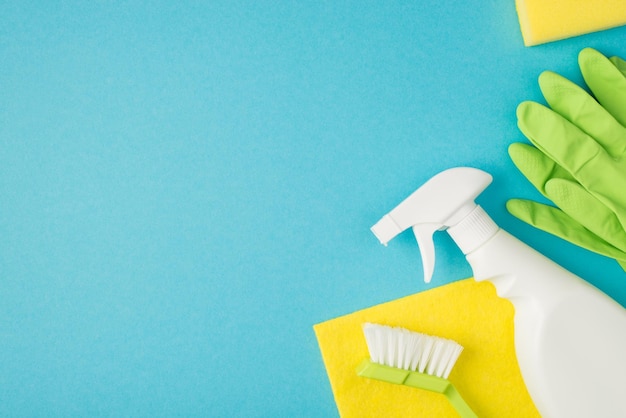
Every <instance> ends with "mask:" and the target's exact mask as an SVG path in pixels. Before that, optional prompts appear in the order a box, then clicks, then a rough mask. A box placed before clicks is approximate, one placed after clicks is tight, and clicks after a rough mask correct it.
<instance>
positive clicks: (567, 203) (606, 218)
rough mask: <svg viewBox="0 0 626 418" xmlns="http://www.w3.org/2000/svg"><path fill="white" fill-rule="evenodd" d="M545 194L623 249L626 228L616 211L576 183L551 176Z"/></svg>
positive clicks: (571, 214) (600, 235)
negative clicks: (625, 229)
mask: <svg viewBox="0 0 626 418" xmlns="http://www.w3.org/2000/svg"><path fill="white" fill-rule="evenodd" d="M546 194H547V197H548V198H549V199H550V200H552V202H554V204H555V205H557V206H558V207H559V208H560V209H561V210H562V211H563V212H565V213H567V214H568V215H569V216H570V217H571V218H572V219H574V220H575V221H577V222H579V223H580V224H581V225H583V226H584V227H585V228H586V229H588V230H589V231H591V232H593V233H594V234H596V235H597V236H599V237H600V238H602V239H603V240H605V241H606V242H608V243H609V244H611V245H613V246H614V247H616V248H619V249H620V250H622V251H625V252H626V232H625V231H624V227H623V226H622V224H621V223H620V221H619V219H618V218H617V216H615V213H613V211H611V210H610V209H609V208H608V207H606V206H605V205H604V204H602V202H600V201H599V200H598V199H596V198H595V197H594V196H593V195H591V194H590V193H589V192H588V191H587V190H585V189H584V188H583V187H582V186H580V185H579V184H578V183H574V182H572V181H568V180H562V179H552V180H550V181H548V182H547V183H546Z"/></svg>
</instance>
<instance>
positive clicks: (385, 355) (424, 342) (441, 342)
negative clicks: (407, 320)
mask: <svg viewBox="0 0 626 418" xmlns="http://www.w3.org/2000/svg"><path fill="white" fill-rule="evenodd" d="M363 333H364V334H365V341H366V342H367V348H368V350H369V353H370V358H371V360H372V362H374V363H378V364H382V365H385V366H389V367H396V368H399V369H404V370H409V371H413V372H415V371H417V372H420V373H426V374H429V375H432V376H437V377H441V378H444V379H447V378H448V375H449V374H450V372H451V371H452V367H454V364H455V363H456V361H457V359H458V358H459V355H460V354H461V351H463V347H462V346H461V345H459V344H458V343H457V342H456V341H452V340H448V339H445V338H440V337H434V336H430V335H426V334H420V333H419V332H413V331H409V330H407V329H404V328H398V327H390V326H387V325H379V324H371V323H365V324H363Z"/></svg>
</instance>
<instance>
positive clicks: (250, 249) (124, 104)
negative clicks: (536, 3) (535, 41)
mask: <svg viewBox="0 0 626 418" xmlns="http://www.w3.org/2000/svg"><path fill="white" fill-rule="evenodd" d="M0 13H1V15H2V18H1V19H0V63H1V66H0V191H1V194H0V196H1V200H0V236H1V239H0V275H1V277H0V416H12V417H20V416H24V417H33V416H91V417H98V416H133V417H143V416H145V417H158V416H185V417H190V416H211V417H234V416H241V417H257V416H258V417H282V416H285V417H296V416H297V417H332V416H337V411H336V407H335V404H334V400H333V396H332V392H331V389H330V385H329V382H328V379H327V377H326V372H325V369H324V366H323V363H322V359H321V356H320V353H319V349H318V346H317V342H316V339H315V336H314V333H313V330H312V326H313V324H315V323H318V322H322V321H325V320H327V319H331V318H334V317H337V316H340V315H343V314H347V313H350V312H352V311H355V310H359V309H362V308H366V307H369V306H372V305H374V304H378V303H381V302H385V301H389V300H392V299H395V298H398V297H402V296H405V295H408V294H412V293H415V292H418V291H421V290H424V289H428V288H432V287H434V286H439V285H442V284H445V283H448V282H451V281H455V280H459V279H462V278H465V277H468V276H470V275H471V271H470V269H469V267H468V265H467V264H466V262H465V261H464V259H463V257H462V255H461V254H460V251H459V250H458V249H457V248H456V247H455V246H454V245H453V243H452V242H451V240H450V238H449V237H448V236H447V235H446V234H438V235H437V236H436V245H437V250H438V253H437V255H438V263H437V265H436V271H435V276H434V279H433V282H432V283H431V285H429V286H427V285H425V284H424V283H423V282H422V266H421V260H420V255H419V251H418V248H417V246H416V245H415V243H414V241H413V238H412V236H411V234H410V233H406V234H403V235H401V236H400V237H399V238H397V239H396V240H394V241H393V242H392V243H391V245H390V246H389V247H388V248H384V247H383V246H381V245H380V244H379V243H378V241H377V240H376V238H375V237H374V236H373V235H372V234H371V232H370V230H369V228H370V226H371V225H373V224H374V223H375V222H376V221H377V220H378V219H379V218H380V217H381V216H382V215H383V214H385V213H386V212H387V211H389V210H390V209H391V208H392V207H393V206H395V205H396V204H397V203H399V202H400V201H401V200H402V199H403V198H404V197H406V196H407V195H408V194H409V193H411V192H412V191H413V190H414V189H415V188H416V187H418V186H419V185H420V184H422V183H423V182H424V181H425V180H427V179H428V178H430V177H431V176H432V175H433V174H435V173H437V172H439V171H441V170H444V169H446V168H450V167H455V166H473V167H477V168H481V169H483V170H486V171H488V172H490V173H491V174H492V175H493V176H494V182H493V184H492V185H491V186H490V187H489V188H488V189H487V191H486V192H485V193H484V194H483V195H482V196H481V197H480V199H479V203H481V204H482V205H483V206H484V207H485V208H486V209H487V211H488V212H489V213H490V214H491V215H492V216H493V218H494V219H495V220H496V221H497V222H498V223H499V224H500V225H501V226H502V227H504V228H505V229H507V230H509V231H510V232H512V233H513V234H514V235H517V236H518V237H520V238H521V239H522V240H524V241H526V242H528V243H529V244H531V245H532V246H534V247H536V248H537V249H539V250H540V251H542V252H544V253H545V254H547V255H548V256H550V257H551V258H553V259H555V260H556V261H558V262H559V263H561V264H563V265H564V266H565V267H567V268H568V269H570V270H572V271H574V272H575V273H577V274H579V275H581V276H583V277H585V278H587V279H588V280H589V281H591V282H592V283H594V284H595V285H597V286H598V287H600V288H601V289H603V290H605V291H606V292H608V293H609V294H611V295H612V296H613V297H615V298H616V299H617V300H618V301H619V302H620V303H622V304H625V303H626V275H625V274H624V273H623V271H622V270H621V269H620V268H619V267H618V266H617V264H616V263H614V262H613V261H612V260H609V259H605V258H603V257H601V256H597V255H594V254H591V253H589V252H587V251H585V250H581V249H579V248H577V247H574V246H573V245H571V244H568V243H566V242H564V241H561V240H559V239H557V238H553V237H551V236H549V235H547V234H545V233H542V232H539V231H536V230H534V229H533V228H531V227H529V226H527V225H526V224H523V223H522V222H520V221H518V220H517V219H515V218H513V217H512V216H510V215H509V214H508V213H507V212H506V210H505V208H504V204H505V202H506V200H507V199H509V198H513V197H530V198H538V193H537V192H536V191H535V190H534V189H532V187H531V186H530V185H529V184H528V183H527V182H526V180H525V179H524V178H523V177H522V176H521V174H519V173H518V171H517V170H516V169H515V168H514V166H513V165H512V163H511V161H510V160H509V158H508V155H507V146H508V145H509V144H510V143H512V142H514V141H523V140H524V138H523V136H522V135H521V134H520V133H519V131H518V130H517V128H516V120H515V108H516V106H517V104H518V103H519V102H520V101H522V100H525V99H533V100H538V101H542V98H541V96H540V92H539V89H538V86H537V82H536V78H537V76H538V75H539V73H540V72H541V71H542V70H545V69H551V70H554V71H556V72H559V73H561V74H563V75H564V76H566V77H568V78H570V79H572V80H574V81H576V82H579V83H580V82H581V80H582V78H581V76H580V73H579V70H578V67H577V61H576V58H577V54H578V52H579V51H580V49H582V48H583V47H586V46H592V47H595V48H597V49H599V50H600V51H601V52H603V53H605V54H607V55H613V54H617V55H621V56H626V47H625V46H624V45H625V44H624V40H625V39H626V28H624V27H622V28H618V29H613V30H609V31H605V32H601V33H596V34H590V35H585V36H581V37H577V38H572V39H569V40H565V41H561V42H557V43H551V44H546V45H542V46H536V47H532V48H526V47H524V46H523V43H522V39H521V34H520V30H519V26H518V21H517V15H516V12H515V7H514V2H513V0H498V1H496V0H491V1H485V0H481V1H479V0H471V1H463V2H459V1H456V0H442V1H438V2H431V1H425V0H419V1H416V0H414V1H384V2H383V1H380V2H373V1H366V2H363V1H344V2H336V1H314V2H313V1H311V2H299V1H283V2H276V1H254V2H253V1H233V0H229V1H209V2H191V1H184V2H159V1H156V2H151V3H150V4H148V3H147V2H146V3H145V4H144V3H143V2H130V1H129V2H124V1H119V2H103V1H96V2H69V1H60V2H59V1H39V2H6V1H5V2H2V3H1V5H0Z"/></svg>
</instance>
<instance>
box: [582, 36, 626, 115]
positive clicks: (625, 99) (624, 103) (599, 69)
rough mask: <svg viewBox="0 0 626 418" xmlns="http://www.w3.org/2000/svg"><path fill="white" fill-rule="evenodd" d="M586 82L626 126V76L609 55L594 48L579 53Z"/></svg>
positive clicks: (597, 97)
mask: <svg viewBox="0 0 626 418" xmlns="http://www.w3.org/2000/svg"><path fill="white" fill-rule="evenodd" d="M578 65H579V66H580V70H581V72H582V74H583V78H584V79H585V82H586V83H587V85H588V86H589V88H590V89H591V91H592V92H593V94H594V96H595V97H596V99H598V101H599V102H600V104H602V106H604V108H605V109H606V110H607V111H608V112H609V113H610V114H611V115H613V117H615V119H617V120H618V121H619V122H620V123H621V124H622V125H624V126H626V77H624V74H622V72H621V71H620V70H619V69H618V68H617V67H616V66H615V64H614V63H613V62H612V61H610V60H609V59H608V58H607V57H605V56H604V55H602V54H601V53H600V52H598V51H596V50H595V49H592V48H585V49H583V50H582V51H580V54H579V55H578Z"/></svg>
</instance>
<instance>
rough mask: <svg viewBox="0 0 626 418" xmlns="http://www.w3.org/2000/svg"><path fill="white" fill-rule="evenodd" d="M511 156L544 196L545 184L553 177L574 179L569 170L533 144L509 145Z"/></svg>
mask: <svg viewBox="0 0 626 418" xmlns="http://www.w3.org/2000/svg"><path fill="white" fill-rule="evenodd" d="M509 156H510V157H511V160H512V161H513V164H515V166H516V167H517V169H518V170H519V171H520V172H521V173H522V174H523V175H524V176H525V177H526V178H527V179H528V181H530V183H531V184H532V185H533V186H535V188H536V189H537V190H539V192H540V193H541V194H543V195H544V196H546V191H545V186H546V182H547V181H548V180H550V179H552V178H564V179H570V180H571V179H573V177H572V176H571V175H570V174H569V173H568V172H567V170H564V169H563V168H562V167H561V166H559V165H558V164H557V163H555V162H554V160H552V159H550V157H548V156H547V155H546V154H544V153H543V152H541V151H539V150H538V149H537V148H536V147H533V146H532V145H528V144H522V143H519V142H516V143H513V144H511V145H509ZM546 197H547V196H546Z"/></svg>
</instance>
